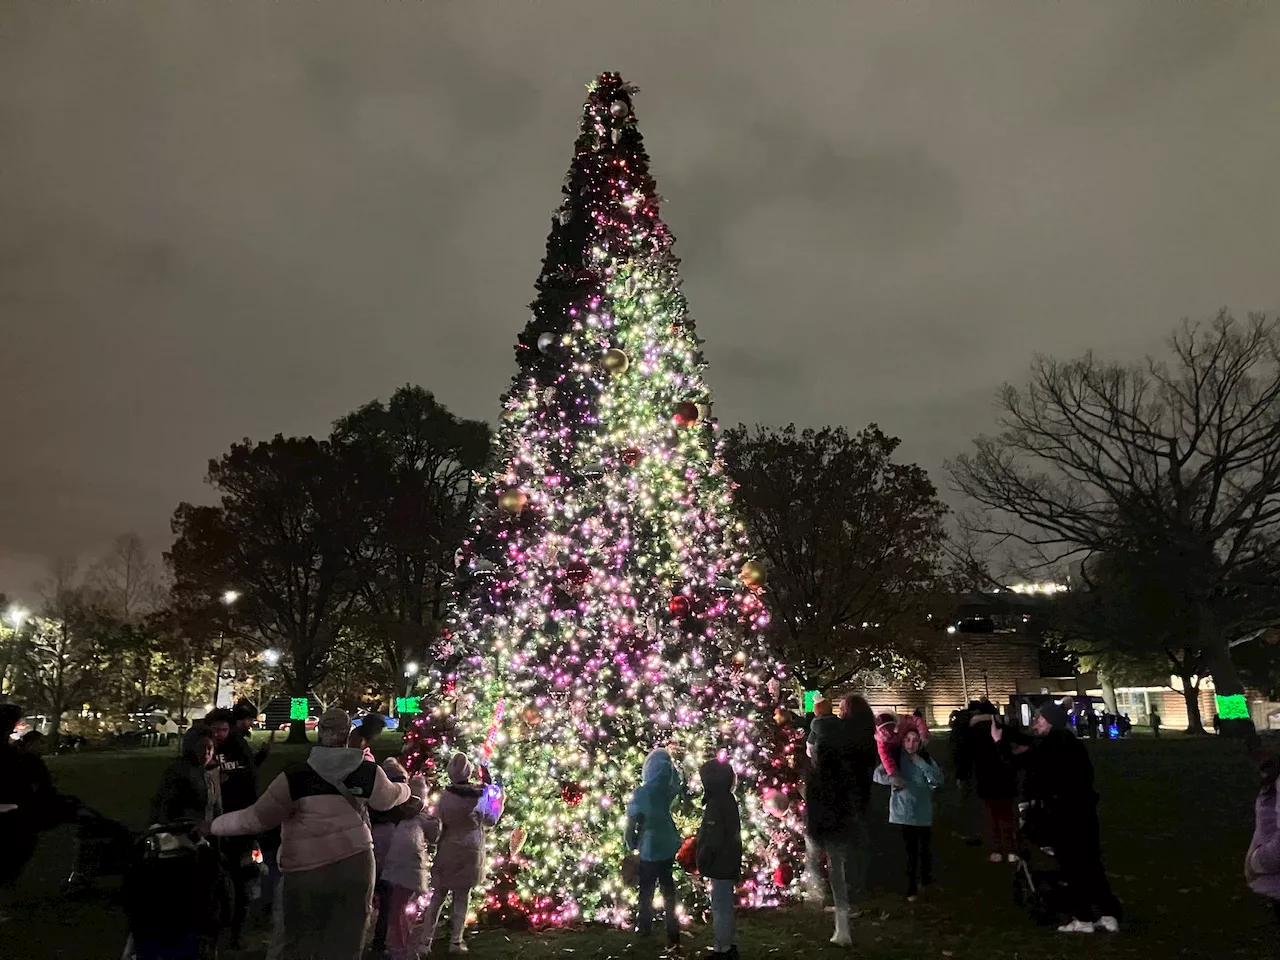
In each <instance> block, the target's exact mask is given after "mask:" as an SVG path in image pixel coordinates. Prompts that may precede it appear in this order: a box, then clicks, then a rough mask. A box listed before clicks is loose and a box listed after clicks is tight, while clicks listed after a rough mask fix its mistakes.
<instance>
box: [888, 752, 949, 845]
mask: <svg viewBox="0 0 1280 960" xmlns="http://www.w3.org/2000/svg"><path fill="white" fill-rule="evenodd" d="M898 778H901V780H902V786H901V787H898V786H897V784H896V783H894V781H895V780H896V779H898ZM876 783H883V784H888V785H890V786H894V787H895V789H894V790H893V791H892V792H891V793H890V794H889V822H890V823H897V824H901V825H903V826H908V827H928V826H931V825H932V824H933V790H934V787H937V786H940V785H941V784H942V769H941V768H940V767H939V766H938V765H937V764H936V763H934V762H933V761H932V760H930V759H928V758H926V757H924V756H922V755H921V754H916V756H915V759H912V758H911V757H910V756H908V755H907V752H906V751H905V750H904V751H903V752H902V765H901V767H900V769H899V770H898V773H897V775H896V776H895V775H892V774H890V773H889V772H888V771H887V770H885V768H884V766H883V765H881V766H880V767H877V768H876Z"/></svg>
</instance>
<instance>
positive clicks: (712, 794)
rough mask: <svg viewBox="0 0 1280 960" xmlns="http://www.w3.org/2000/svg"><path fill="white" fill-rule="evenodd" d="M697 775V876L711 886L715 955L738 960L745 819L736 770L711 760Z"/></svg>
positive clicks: (721, 959) (724, 959) (723, 763)
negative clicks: (737, 906)
mask: <svg viewBox="0 0 1280 960" xmlns="http://www.w3.org/2000/svg"><path fill="white" fill-rule="evenodd" d="M698 776H699V777H700V778H701V779H702V796H703V804H704V806H703V810H702V825H701V826H699V827H698V839H697V850H698V873H699V874H701V876H702V878H703V879H704V880H708V881H710V883H711V926H712V929H713V930H714V931H715V942H714V945H713V952H714V953H715V955H716V957H717V958H720V960H737V958H738V945H737V944H736V943H734V942H733V939H734V916H733V888H734V887H735V886H736V885H737V884H738V881H739V880H741V879H742V817H741V815H740V813H739V811H738V801H737V798H735V797H734V795H733V791H734V788H735V787H737V785H738V778H737V775H736V774H735V773H734V772H733V767H731V766H729V764H727V763H725V762H723V761H721V760H708V761H707V762H706V763H704V764H703V765H702V766H701V768H699V770H698Z"/></svg>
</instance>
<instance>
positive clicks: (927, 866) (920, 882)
mask: <svg viewBox="0 0 1280 960" xmlns="http://www.w3.org/2000/svg"><path fill="white" fill-rule="evenodd" d="M902 842H903V845H904V846H905V847H906V848H907V896H908V897H914V896H915V895H916V894H917V893H919V892H920V887H921V886H925V887H927V886H929V884H931V883H933V827H910V826H904V827H903V828H902Z"/></svg>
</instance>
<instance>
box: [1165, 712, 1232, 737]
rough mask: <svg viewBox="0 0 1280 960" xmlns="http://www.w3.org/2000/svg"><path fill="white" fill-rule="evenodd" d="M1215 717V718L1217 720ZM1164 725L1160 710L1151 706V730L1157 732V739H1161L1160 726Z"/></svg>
mask: <svg viewBox="0 0 1280 960" xmlns="http://www.w3.org/2000/svg"><path fill="white" fill-rule="evenodd" d="M1217 719H1218V718H1217V717H1214V720H1217ZM1163 725H1164V721H1163V720H1161V719H1160V711H1159V710H1157V709H1156V708H1155V707H1152V708H1151V732H1152V733H1153V734H1155V737H1156V739H1157V740H1159V739H1160V727H1161V726H1163Z"/></svg>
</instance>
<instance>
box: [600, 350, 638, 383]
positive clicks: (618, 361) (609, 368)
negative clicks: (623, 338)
mask: <svg viewBox="0 0 1280 960" xmlns="http://www.w3.org/2000/svg"><path fill="white" fill-rule="evenodd" d="M600 366H602V367H604V369H605V370H606V372H608V373H611V374H613V375H614V376H615V377H616V376H617V375H618V374H620V373H626V372H627V367H629V366H631V358H630V357H628V356H627V352H626V351H625V350H619V349H618V348H617V347H612V348H610V349H608V350H606V351H605V352H604V356H602V357H601V358H600Z"/></svg>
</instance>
